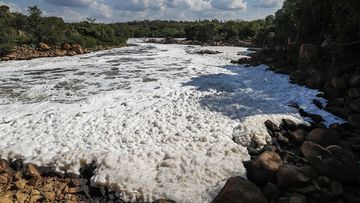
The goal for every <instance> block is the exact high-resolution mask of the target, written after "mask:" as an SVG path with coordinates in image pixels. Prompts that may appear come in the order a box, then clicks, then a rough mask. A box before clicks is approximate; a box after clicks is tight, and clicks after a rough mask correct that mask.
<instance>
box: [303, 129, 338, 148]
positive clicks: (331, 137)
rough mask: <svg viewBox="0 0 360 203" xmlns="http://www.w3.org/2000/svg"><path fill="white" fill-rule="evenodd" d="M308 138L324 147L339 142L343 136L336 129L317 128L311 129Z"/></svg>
mask: <svg viewBox="0 0 360 203" xmlns="http://www.w3.org/2000/svg"><path fill="white" fill-rule="evenodd" d="M306 140H308V141H311V142H314V143H317V144H319V145H321V146H323V147H328V146H330V145H336V144H339V143H340V142H341V141H342V137H341V136H340V135H339V133H338V132H337V131H335V130H329V129H325V128H316V129H314V130H312V131H310V133H309V135H308V136H307V137H306Z"/></svg>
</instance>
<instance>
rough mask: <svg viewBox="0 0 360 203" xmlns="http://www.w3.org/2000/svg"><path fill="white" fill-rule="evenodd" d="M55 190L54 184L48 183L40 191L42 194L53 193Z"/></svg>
mask: <svg viewBox="0 0 360 203" xmlns="http://www.w3.org/2000/svg"><path fill="white" fill-rule="evenodd" d="M53 190H54V188H53V184H52V183H48V184H46V185H44V186H43V187H41V188H40V191H42V192H50V191H53Z"/></svg>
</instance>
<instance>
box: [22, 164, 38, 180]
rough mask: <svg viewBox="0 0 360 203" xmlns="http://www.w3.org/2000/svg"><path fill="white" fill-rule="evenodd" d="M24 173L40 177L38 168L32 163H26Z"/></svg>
mask: <svg viewBox="0 0 360 203" xmlns="http://www.w3.org/2000/svg"><path fill="white" fill-rule="evenodd" d="M25 175H27V176H32V177H41V174H40V172H39V169H38V168H37V166H35V165H34V164H30V163H29V164H26V166H25Z"/></svg>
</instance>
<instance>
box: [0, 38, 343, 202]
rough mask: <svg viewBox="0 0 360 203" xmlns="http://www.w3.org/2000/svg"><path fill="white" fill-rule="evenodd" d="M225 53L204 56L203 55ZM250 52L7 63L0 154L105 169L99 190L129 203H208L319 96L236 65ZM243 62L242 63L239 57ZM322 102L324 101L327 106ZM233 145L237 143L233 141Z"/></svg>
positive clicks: (131, 53)
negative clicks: (272, 129)
mask: <svg viewBox="0 0 360 203" xmlns="http://www.w3.org/2000/svg"><path fill="white" fill-rule="evenodd" d="M204 49H211V50H217V51H220V52H222V53H220V54H217V55H199V54H196V52H197V51H199V50H204ZM245 53H247V49H246V48H239V47H200V46H188V45H161V44H145V43H142V40H140V39H131V40H129V46H128V47H125V48H120V49H112V50H107V51H101V52H96V53H91V54H87V55H81V56H74V57H62V58H43V59H34V60H31V61H10V62H0V154H1V157H2V158H21V159H24V160H25V161H27V162H33V163H35V164H39V165H48V166H54V167H56V168H57V170H60V171H67V172H77V171H78V169H79V167H80V166H81V164H82V163H86V162H87V163H89V162H91V161H93V160H95V161H96V162H97V163H98V164H99V166H100V167H99V168H98V170H97V171H96V175H95V176H94V177H93V178H92V180H93V182H94V183H98V184H105V185H108V186H111V187H113V189H114V190H116V191H118V192H120V193H121V195H122V197H123V198H124V199H125V200H128V201H145V202H146V201H152V200H155V199H157V198H169V199H173V200H176V201H178V202H192V203H197V202H199V203H200V202H210V201H211V200H212V199H213V198H214V197H215V196H216V194H217V193H218V192H219V191H220V189H221V187H222V186H223V184H224V183H225V181H226V180H227V179H228V178H229V177H231V176H237V175H240V176H244V175H245V169H244V167H243V165H242V162H243V161H245V160H248V159H249V155H248V153H247V150H246V147H244V146H246V145H247V144H248V143H249V142H250V140H251V139H254V140H256V141H257V142H259V143H261V144H264V143H266V141H268V140H269V136H268V135H267V133H266V129H265V127H264V125H263V122H264V121H265V120H267V119H271V120H273V121H274V122H276V123H279V122H280V121H281V119H282V118H291V119H294V120H296V121H297V122H303V120H302V118H301V117H300V116H299V115H298V114H297V112H296V110H295V109H292V108H291V107H289V106H288V105H289V104H290V103H297V104H299V105H300V106H301V107H302V108H304V109H305V110H306V111H309V112H313V113H317V114H320V115H322V116H323V117H324V118H325V120H326V122H327V123H332V122H338V121H341V120H340V119H339V118H336V117H335V116H332V115H330V114H328V113H326V112H324V111H321V110H319V109H317V108H316V107H315V106H314V105H313V104H312V102H311V101H312V99H314V98H315V96H316V94H318V92H317V91H314V90H309V89H307V88H304V87H300V86H297V85H294V84H290V83H289V80H288V77H287V76H285V75H278V74H274V73H272V72H270V71H266V66H259V67H250V68H246V67H243V66H236V65H231V64H230V60H231V59H237V58H239V57H242V56H241V54H245ZM238 54H240V55H238ZM322 102H326V101H324V100H322ZM234 141H235V142H234Z"/></svg>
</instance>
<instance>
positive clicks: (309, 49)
mask: <svg viewBox="0 0 360 203" xmlns="http://www.w3.org/2000/svg"><path fill="white" fill-rule="evenodd" d="M317 59H319V46H317V45H314V44H302V45H301V47H300V54H299V61H300V62H301V63H311V62H313V61H315V60H317Z"/></svg>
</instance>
